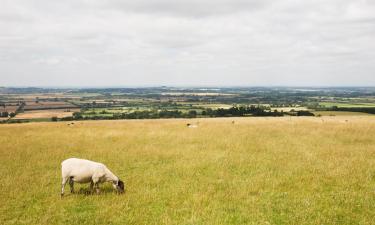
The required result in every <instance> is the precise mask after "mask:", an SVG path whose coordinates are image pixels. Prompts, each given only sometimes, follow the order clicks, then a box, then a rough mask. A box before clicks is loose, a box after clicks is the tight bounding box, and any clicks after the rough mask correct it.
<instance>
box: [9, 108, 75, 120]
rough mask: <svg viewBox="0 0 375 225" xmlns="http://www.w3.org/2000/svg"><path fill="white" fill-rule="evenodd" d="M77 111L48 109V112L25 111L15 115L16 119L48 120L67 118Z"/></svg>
mask: <svg viewBox="0 0 375 225" xmlns="http://www.w3.org/2000/svg"><path fill="white" fill-rule="evenodd" d="M78 111H79V109H69V110H66V109H48V110H32V111H25V112H23V113H18V114H17V115H16V117H15V118H16V119H40V118H48V119H50V118H51V117H58V118H63V117H68V116H72V114H73V112H78Z"/></svg>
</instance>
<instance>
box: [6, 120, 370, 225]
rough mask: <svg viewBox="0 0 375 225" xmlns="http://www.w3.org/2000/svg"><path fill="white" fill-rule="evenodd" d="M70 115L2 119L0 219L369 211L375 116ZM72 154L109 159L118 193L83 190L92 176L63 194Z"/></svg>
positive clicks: (163, 219)
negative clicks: (65, 166) (122, 186)
mask: <svg viewBox="0 0 375 225" xmlns="http://www.w3.org/2000/svg"><path fill="white" fill-rule="evenodd" d="M232 121H234V122H232ZM186 123H194V124H198V127H197V128H187V127H186ZM67 124H68V123H67V122H56V123H25V124H3V125H0V146H1V148H0V173H1V175H2V182H0V189H1V192H0V199H1V204H0V223H1V224H330V225H331V224H373V221H374V218H375V191H374V190H375V117H370V116H363V117H362V116H356V117H353V116H347V117H345V116H342V117H327V118H325V119H324V120H322V119H321V118H317V117H312V118H297V117H283V118H226V119H196V120H185V119H169V120H131V121H124V120H118V121H75V123H74V125H70V126H68V125H67ZM73 156H74V157H81V158H88V159H92V160H97V161H101V162H103V163H105V164H106V165H107V166H108V167H109V168H110V169H112V171H113V172H115V173H116V174H117V175H118V176H120V177H121V178H122V179H123V180H124V181H125V182H126V184H127V191H126V194H124V195H121V196H118V195H116V194H114V193H113V192H112V189H111V186H110V185H109V184H106V185H103V186H102V190H103V192H102V194H101V195H99V196H98V195H92V196H91V195H88V196H87V195H84V194H83V192H84V191H83V190H86V189H87V186H88V185H76V188H77V190H80V189H82V191H80V192H79V193H78V194H74V195H71V194H69V193H68V194H67V195H66V196H65V197H64V198H63V199H60V195H59V194H60V182H61V180H60V176H61V175H60V162H61V161H62V160H64V159H66V158H69V157H73ZM67 189H68V190H69V188H68V187H67ZM68 192H69V191H68Z"/></svg>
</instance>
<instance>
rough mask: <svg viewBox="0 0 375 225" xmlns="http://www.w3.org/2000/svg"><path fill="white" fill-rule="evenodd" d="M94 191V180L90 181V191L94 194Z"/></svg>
mask: <svg viewBox="0 0 375 225" xmlns="http://www.w3.org/2000/svg"><path fill="white" fill-rule="evenodd" d="M93 192H94V182H93V181H91V182H90V193H91V194H92V193H93Z"/></svg>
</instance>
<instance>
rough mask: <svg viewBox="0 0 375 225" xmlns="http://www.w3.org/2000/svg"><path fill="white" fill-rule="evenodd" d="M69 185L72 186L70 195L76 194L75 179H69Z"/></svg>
mask: <svg viewBox="0 0 375 225" xmlns="http://www.w3.org/2000/svg"><path fill="white" fill-rule="evenodd" d="M69 185H70V193H72V194H73V193H74V181H73V177H70V178H69Z"/></svg>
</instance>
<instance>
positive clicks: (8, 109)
mask: <svg viewBox="0 0 375 225" xmlns="http://www.w3.org/2000/svg"><path fill="white" fill-rule="evenodd" d="M18 107H19V106H16V105H11V106H9V105H8V106H5V107H3V106H0V112H9V113H10V112H15V111H16V110H17V109H18Z"/></svg>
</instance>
